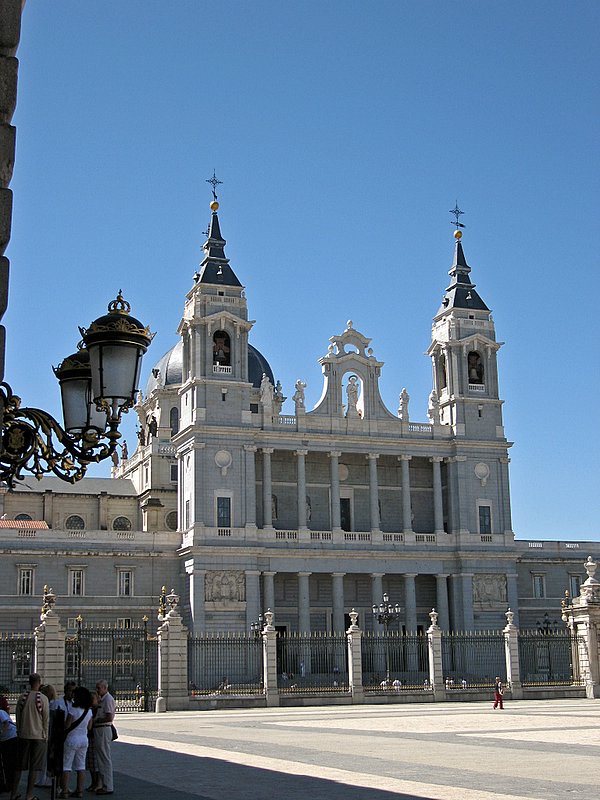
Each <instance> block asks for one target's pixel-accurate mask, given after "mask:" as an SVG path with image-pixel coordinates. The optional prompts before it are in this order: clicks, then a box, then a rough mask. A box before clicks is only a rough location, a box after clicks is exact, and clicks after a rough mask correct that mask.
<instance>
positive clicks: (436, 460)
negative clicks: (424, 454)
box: [429, 456, 444, 464]
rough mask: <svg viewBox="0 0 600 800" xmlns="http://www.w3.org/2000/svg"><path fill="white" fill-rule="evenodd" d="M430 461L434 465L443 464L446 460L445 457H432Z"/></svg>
mask: <svg viewBox="0 0 600 800" xmlns="http://www.w3.org/2000/svg"><path fill="white" fill-rule="evenodd" d="M429 460H430V461H431V463H432V464H441V462H442V461H443V460H444V456H431V458H430V459H429Z"/></svg>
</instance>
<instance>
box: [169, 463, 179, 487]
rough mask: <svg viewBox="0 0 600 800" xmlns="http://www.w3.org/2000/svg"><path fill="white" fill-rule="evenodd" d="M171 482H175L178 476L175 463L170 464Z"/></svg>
mask: <svg viewBox="0 0 600 800" xmlns="http://www.w3.org/2000/svg"><path fill="white" fill-rule="evenodd" d="M170 469H171V483H177V479H178V477H179V467H178V465H177V464H171V465H170Z"/></svg>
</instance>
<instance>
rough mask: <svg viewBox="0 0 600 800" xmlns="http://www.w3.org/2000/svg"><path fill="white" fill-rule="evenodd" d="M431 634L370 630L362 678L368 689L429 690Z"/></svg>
mask: <svg viewBox="0 0 600 800" xmlns="http://www.w3.org/2000/svg"><path fill="white" fill-rule="evenodd" d="M427 648H428V642H427V637H426V636H422V635H416V634H402V633H400V632H398V631H393V632H389V633H387V634H379V633H374V634H373V633H366V634H364V636H363V638H362V679H363V687H364V689H365V691H368V692H372V691H402V690H407V689H424V688H425V689H429V688H430V685H431V684H430V681H429V665H428V652H427Z"/></svg>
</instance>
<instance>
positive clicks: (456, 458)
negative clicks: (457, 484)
mask: <svg viewBox="0 0 600 800" xmlns="http://www.w3.org/2000/svg"><path fill="white" fill-rule="evenodd" d="M454 460H455V461H466V460H467V457H466V456H454Z"/></svg>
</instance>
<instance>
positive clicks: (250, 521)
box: [244, 444, 271, 528]
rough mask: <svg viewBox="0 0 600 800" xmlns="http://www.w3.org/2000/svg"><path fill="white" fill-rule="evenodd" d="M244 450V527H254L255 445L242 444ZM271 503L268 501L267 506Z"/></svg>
mask: <svg viewBox="0 0 600 800" xmlns="http://www.w3.org/2000/svg"><path fill="white" fill-rule="evenodd" d="M244 450H245V452H246V527H247V528H255V527H256V462H255V458H254V454H255V453H256V447H254V445H251V444H246V445H244ZM270 507H271V504H270V503H269V508H270Z"/></svg>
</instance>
